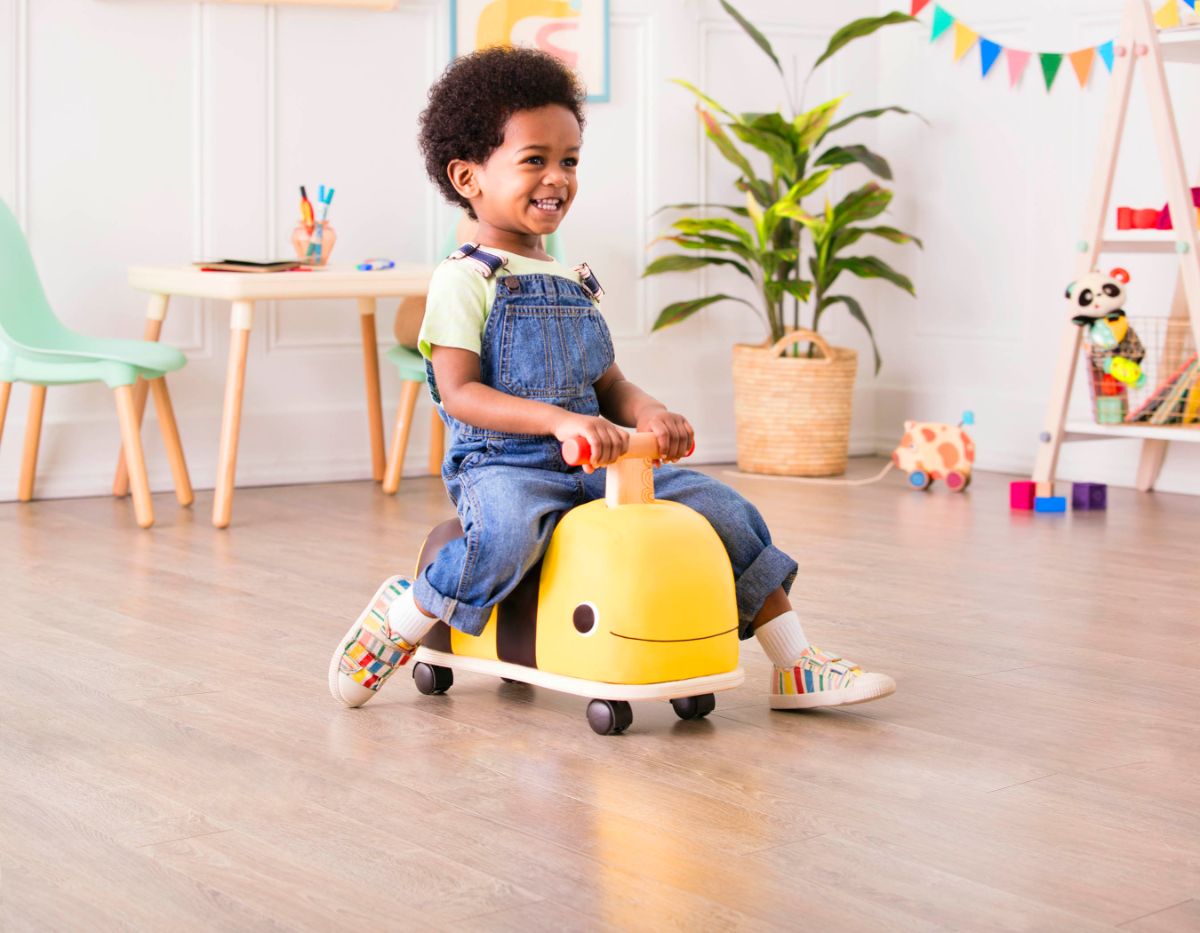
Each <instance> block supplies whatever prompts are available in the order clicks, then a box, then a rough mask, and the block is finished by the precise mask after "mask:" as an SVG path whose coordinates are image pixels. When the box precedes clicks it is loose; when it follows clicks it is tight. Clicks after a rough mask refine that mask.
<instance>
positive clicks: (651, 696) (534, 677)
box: [413, 645, 746, 701]
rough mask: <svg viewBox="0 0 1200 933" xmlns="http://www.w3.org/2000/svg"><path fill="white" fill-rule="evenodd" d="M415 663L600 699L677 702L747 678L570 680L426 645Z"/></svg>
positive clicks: (740, 674)
mask: <svg viewBox="0 0 1200 933" xmlns="http://www.w3.org/2000/svg"><path fill="white" fill-rule="evenodd" d="M413 661H424V662H425V663H426V664H434V665H436V666H438V667H448V668H451V669H452V670H457V671H471V672H473V673H476V674H491V675H493V676H495V677H505V678H507V679H509V680H519V681H521V682H522V683H527V684H533V685H535V686H538V687H547V688H549V689H551V690H557V691H559V692H560V693H571V694H574V695H575V696H581V697H588V698H590V699H597V700H625V701H628V700H675V699H680V698H683V697H693V696H700V695H703V694H706V693H717V692H719V691H721V690H732V689H733V688H734V687H739V686H741V684H742V682H743V681H745V679H746V672H745V671H743V670H742V669H741V668H740V667H738V668H735V669H734V670H732V671H728V672H727V673H724V674H710V675H709V676H707V677H692V678H689V679H687V680H667V681H663V682H662V683H657V684H609V683H604V682H603V681H599V680H583V679H582V678H579V677H568V676H566V675H565V674H551V673H548V672H546V671H539V670H535V669H534V668H532V667H525V666H524V665H523V664H512V663H510V662H508V661H493V660H491V659H489V658H472V657H465V656H463V655H458V654H448V653H446V652H444V651H435V650H434V649H432V648H426V647H425V646H423V645H422V646H421V647H419V648H418V649H417V653H416V654H415V655H414V656H413Z"/></svg>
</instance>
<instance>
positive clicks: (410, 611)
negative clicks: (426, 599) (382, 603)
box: [387, 587, 437, 645]
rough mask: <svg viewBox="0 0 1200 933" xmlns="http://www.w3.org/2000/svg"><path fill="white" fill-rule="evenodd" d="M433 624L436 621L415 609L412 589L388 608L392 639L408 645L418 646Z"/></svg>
mask: <svg viewBox="0 0 1200 933" xmlns="http://www.w3.org/2000/svg"><path fill="white" fill-rule="evenodd" d="M435 622H437V619H431V618H430V617H429V616H427V615H425V613H423V612H422V611H421V610H420V609H418V608H417V601H416V599H415V598H414V597H413V591H412V587H409V588H408V590H407V592H405V593H404V595H403V596H401V597H400V598H399V599H397V600H396V601H395V602H394V603H392V604H391V605H390V606H388V614H387V624H388V628H389V629H390V630H391V633H392V635H393V636H394V637H396V638H401V639H403V640H404V641H406V642H408V643H409V644H410V645H417V644H420V641H421V639H422V638H424V637H425V633H426V632H428V631H429V630H430V629H431V628H433V624H434V623H435Z"/></svg>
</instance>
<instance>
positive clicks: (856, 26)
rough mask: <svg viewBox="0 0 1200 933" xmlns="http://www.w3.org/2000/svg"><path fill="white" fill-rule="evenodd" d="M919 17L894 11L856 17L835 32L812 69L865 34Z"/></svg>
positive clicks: (911, 21) (915, 19)
mask: <svg viewBox="0 0 1200 933" xmlns="http://www.w3.org/2000/svg"><path fill="white" fill-rule="evenodd" d="M915 22H917V18H916V17H915V16H909V15H908V14H907V13H900V12H898V11H897V12H892V13H888V14H886V15H884V16H867V17H864V18H863V19H856V20H855V21H854V22H852V23H848V24H847V25H845V26H843V27H842V28H841V29H839V30H838V31H837V32H835V33H834V34H833V38H831V39H830V40H829V45H828V46H827V47H826V48H825V51H824V52H822V53H821V57H820V58H818V59H817V60H816V62H815V63H814V64H813V66H812V70H813V71H816V70H817V68H818V67H819V66H820V65H821V63H822V62H823V61H825V60H826V59H827V58H829V57H830V56H831V55H834V54H835V53H837V52H838V51H840V50H841V49H843V48H845V47H846V46H847V45H849V44H850V43H851V42H853V41H854V40H855V39H862V38H864V37H865V36H869V35H871V34H872V33H873V32H875V31H876V30H877V29H882V28H883V27H884V26H891V25H894V24H896V23H915Z"/></svg>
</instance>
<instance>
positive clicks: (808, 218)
mask: <svg viewBox="0 0 1200 933" xmlns="http://www.w3.org/2000/svg"><path fill="white" fill-rule="evenodd" d="M776 213H777V214H778V215H779V216H780V217H787V218H788V219H790V220H795V221H797V222H798V223H800V224H803V225H804V226H805V227H807V228H808V229H809V230H811V231H812V234H813V236H814V237H821V236H824V235H825V227H826V226H827V225H828V221H826V220H825V218H824V217H814V216H813V215H812V214H810V213H809V212H808V211H806V210H804V208H802V207H801V206H800V205H799V204H785V205H782V206H781V207H779V208H777V209H776Z"/></svg>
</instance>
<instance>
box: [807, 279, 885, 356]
mask: <svg viewBox="0 0 1200 933" xmlns="http://www.w3.org/2000/svg"><path fill="white" fill-rule="evenodd" d="M839 303H840V304H844V305H845V306H846V310H848V311H849V312H850V316H851V317H852V318H854V320H856V321H858V323H859V324H861V325H862V326H863V328H864V329H865V330H866V332H867V336H868V337H870V338H871V350H872V352H873V353H874V354H875V375H876V376H878V375H879V367H880V366H881V365H882V364H883V361H882V360H881V359H880V358H879V345H878V344H876V343H875V332H874V331H873V330H871V322H870V321H868V320H867V316H866V314H864V313H863V309H862V305H860V304H859V303H858V302H857V301H856V300H855V299H853V298H851V297H850V296H849V295H829V296H827V297H825V298H823V299H822V300H821V307H820V308H819V309H818V312H820V311H824V310H825V309H826V308H828V307H829V306H830V305H833V304H839Z"/></svg>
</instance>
